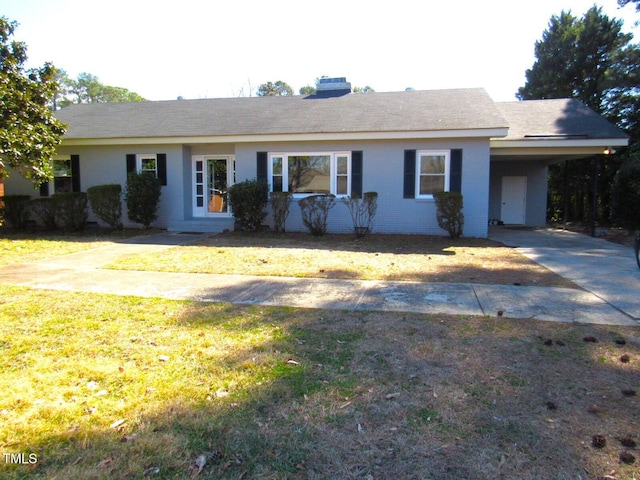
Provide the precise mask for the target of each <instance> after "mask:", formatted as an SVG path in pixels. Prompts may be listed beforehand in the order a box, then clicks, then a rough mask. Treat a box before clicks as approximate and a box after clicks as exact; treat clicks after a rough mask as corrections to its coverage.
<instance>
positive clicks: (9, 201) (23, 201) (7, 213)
mask: <svg viewBox="0 0 640 480" xmlns="http://www.w3.org/2000/svg"><path fill="white" fill-rule="evenodd" d="M0 200H2V203H3V204H4V206H3V207H2V217H3V219H4V221H5V222H7V223H8V224H9V225H10V226H11V227H13V228H15V229H17V230H24V229H26V228H27V224H28V222H29V213H30V212H29V201H30V200H31V197H30V196H29V195H5V196H4V197H2V198H0Z"/></svg>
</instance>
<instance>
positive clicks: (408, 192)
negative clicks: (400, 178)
mask: <svg viewBox="0 0 640 480" xmlns="http://www.w3.org/2000/svg"><path fill="white" fill-rule="evenodd" d="M404 198H416V151H415V150H405V151H404Z"/></svg>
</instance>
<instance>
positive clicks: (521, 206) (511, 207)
mask: <svg viewBox="0 0 640 480" xmlns="http://www.w3.org/2000/svg"><path fill="white" fill-rule="evenodd" d="M526 211H527V177H502V208H501V212H500V216H501V220H502V221H503V222H504V223H505V224H510V225H524V224H525V218H526Z"/></svg>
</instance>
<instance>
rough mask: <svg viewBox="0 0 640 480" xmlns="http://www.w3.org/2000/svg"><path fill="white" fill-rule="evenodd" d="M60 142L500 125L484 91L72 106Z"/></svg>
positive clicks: (64, 112) (63, 112) (66, 112)
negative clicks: (65, 129) (65, 130)
mask: <svg viewBox="0 0 640 480" xmlns="http://www.w3.org/2000/svg"><path fill="white" fill-rule="evenodd" d="M56 116H57V117H58V118H59V119H60V120H61V121H63V122H65V123H66V124H68V126H69V128H68V131H67V134H66V135H65V138H66V139H91V138H94V139H107V138H154V137H155V138H162V137H211V136H227V135H234V136H236V135H276V134H291V135H293V134H305V133H307V134H315V133H364V132H370V133H381V132H414V131H447V130H475V129H496V128H505V127H507V121H506V120H505V118H504V117H503V115H502V114H501V113H500V112H499V111H498V109H497V108H496V106H495V103H494V102H493V100H492V99H491V98H490V97H489V95H488V94H487V93H486V92H485V91H484V90H483V89H457V90H433V91H408V92H380V93H367V94H348V95H343V96H336V97H329V98H319V97H316V96H308V97H302V96H294V97H252V98H221V99H200V100H175V101H160V102H141V103H103V104H89V105H73V106H70V107H67V108H64V109H62V110H60V111H58V112H56Z"/></svg>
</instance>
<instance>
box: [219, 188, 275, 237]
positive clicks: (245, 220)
mask: <svg viewBox="0 0 640 480" xmlns="http://www.w3.org/2000/svg"><path fill="white" fill-rule="evenodd" d="M268 199H269V185H267V182H265V181H263V180H245V181H244V182H240V183H236V184H234V185H232V186H231V187H230V188H229V203H231V208H232V210H233V216H234V217H235V219H236V221H237V222H238V224H239V225H240V228H242V229H243V230H250V231H258V230H260V227H261V226H262V221H263V220H264V219H265V217H266V216H267V212H266V211H265V209H266V207H267V201H268Z"/></svg>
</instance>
